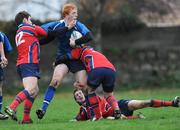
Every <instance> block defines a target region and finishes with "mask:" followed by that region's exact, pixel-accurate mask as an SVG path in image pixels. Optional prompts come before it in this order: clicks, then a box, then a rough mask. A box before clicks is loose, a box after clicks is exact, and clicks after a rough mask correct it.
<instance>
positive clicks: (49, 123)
mask: <svg viewBox="0 0 180 130" xmlns="http://www.w3.org/2000/svg"><path fill="white" fill-rule="evenodd" d="M115 95H116V97H117V99H120V98H125V99H126V98H128V99H152V98H158V99H166V100H169V99H172V98H174V97H175V96H176V95H180V89H171V88H169V89H161V90H158V89H156V90H141V89H138V90H131V91H127V92H116V93H115ZM12 100H13V97H12V96H5V97H4V105H7V104H9V103H10V102H11V101H12ZM42 100H43V95H40V96H39V97H37V99H36V101H35V103H34V107H33V109H32V113H31V115H32V119H33V121H34V123H33V124H30V125H18V124H17V123H16V122H14V121H12V120H10V119H9V120H6V121H0V130H72V129H73V130H179V129H180V123H179V119H180V108H170V107H169V108H154V109H153V108H146V109H142V110H138V111H137V112H142V113H143V114H144V115H145V116H146V119H136V120H101V121H97V122H89V121H84V122H69V120H70V119H72V118H73V117H74V116H75V115H76V113H77V111H78V105H76V104H75V102H74V101H73V97H72V94H71V93H56V95H55V97H54V100H53V102H52V103H51V104H50V106H49V109H48V111H47V113H46V116H45V118H44V119H43V120H41V121H38V119H37V118H36V115H35V110H36V109H37V108H39V107H40V106H41V104H42ZM22 107H23V105H21V106H20V108H18V113H17V115H18V118H19V119H21V118H22V114H21V113H22ZM137 112H135V113H137Z"/></svg>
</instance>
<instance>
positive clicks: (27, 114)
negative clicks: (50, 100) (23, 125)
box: [23, 98, 34, 121]
mask: <svg viewBox="0 0 180 130" xmlns="http://www.w3.org/2000/svg"><path fill="white" fill-rule="evenodd" d="M33 102H34V99H33V98H31V99H29V98H27V99H26V100H24V116H23V121H30V119H31V118H30V111H31V108H32V105H33Z"/></svg>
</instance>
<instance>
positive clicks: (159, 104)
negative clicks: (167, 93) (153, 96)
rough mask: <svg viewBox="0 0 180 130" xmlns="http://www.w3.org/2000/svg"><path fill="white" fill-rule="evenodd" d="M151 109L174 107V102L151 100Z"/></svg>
mask: <svg viewBox="0 0 180 130" xmlns="http://www.w3.org/2000/svg"><path fill="white" fill-rule="evenodd" d="M150 106H151V107H168V106H173V101H163V100H151V105H150Z"/></svg>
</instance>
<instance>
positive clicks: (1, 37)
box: [0, 32, 5, 41]
mask: <svg viewBox="0 0 180 130" xmlns="http://www.w3.org/2000/svg"><path fill="white" fill-rule="evenodd" d="M4 36H5V34H4V33H3V32H0V41H2V39H4Z"/></svg>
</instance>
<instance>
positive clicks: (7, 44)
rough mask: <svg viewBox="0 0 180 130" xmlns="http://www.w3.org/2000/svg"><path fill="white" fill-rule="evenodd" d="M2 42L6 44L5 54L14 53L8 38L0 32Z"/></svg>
mask: <svg viewBox="0 0 180 130" xmlns="http://www.w3.org/2000/svg"><path fill="white" fill-rule="evenodd" d="M0 42H2V43H3V44H4V50H5V52H11V51H12V46H11V43H10V42H9V39H8V38H7V36H6V35H5V34H4V33H3V32H0Z"/></svg>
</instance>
